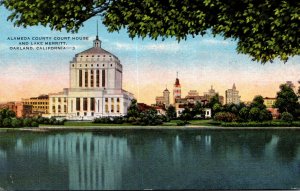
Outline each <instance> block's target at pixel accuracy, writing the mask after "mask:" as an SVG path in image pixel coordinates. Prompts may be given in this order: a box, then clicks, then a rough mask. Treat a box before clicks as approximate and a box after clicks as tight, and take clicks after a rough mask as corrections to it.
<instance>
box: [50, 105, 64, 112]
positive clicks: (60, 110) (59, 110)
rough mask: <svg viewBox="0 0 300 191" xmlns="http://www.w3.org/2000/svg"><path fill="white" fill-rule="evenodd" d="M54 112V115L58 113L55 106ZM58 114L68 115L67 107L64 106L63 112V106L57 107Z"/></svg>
mask: <svg viewBox="0 0 300 191" xmlns="http://www.w3.org/2000/svg"><path fill="white" fill-rule="evenodd" d="M52 112H53V113H56V107H55V106H52ZM57 112H58V113H62V112H63V113H67V106H66V105H64V107H63V110H62V108H61V106H60V105H58V106H57Z"/></svg>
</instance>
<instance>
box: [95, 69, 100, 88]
mask: <svg viewBox="0 0 300 191" xmlns="http://www.w3.org/2000/svg"><path fill="white" fill-rule="evenodd" d="M99 83H100V72H99V70H96V86H97V87H99Z"/></svg>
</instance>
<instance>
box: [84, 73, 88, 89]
mask: <svg viewBox="0 0 300 191" xmlns="http://www.w3.org/2000/svg"><path fill="white" fill-rule="evenodd" d="M84 73H85V74H84V78H85V79H84V86H85V87H88V71H87V70H86V71H85V72H84Z"/></svg>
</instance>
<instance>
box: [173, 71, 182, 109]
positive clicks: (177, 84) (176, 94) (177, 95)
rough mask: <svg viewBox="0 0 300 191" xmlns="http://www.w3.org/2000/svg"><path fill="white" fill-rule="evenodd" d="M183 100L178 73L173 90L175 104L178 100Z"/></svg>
mask: <svg viewBox="0 0 300 191" xmlns="http://www.w3.org/2000/svg"><path fill="white" fill-rule="evenodd" d="M180 98H181V85H180V82H179V79H178V73H177V78H176V80H175V84H174V88H173V99H174V100H173V103H174V104H175V103H176V99H180Z"/></svg>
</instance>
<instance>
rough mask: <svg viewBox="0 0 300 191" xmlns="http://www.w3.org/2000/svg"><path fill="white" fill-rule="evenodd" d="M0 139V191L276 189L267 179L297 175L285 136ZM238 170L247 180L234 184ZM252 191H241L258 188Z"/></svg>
mask: <svg viewBox="0 0 300 191" xmlns="http://www.w3.org/2000/svg"><path fill="white" fill-rule="evenodd" d="M5 136H7V135H5ZM5 136H4V135H3V136H2V137H1V135H0V172H1V173H0V187H3V188H7V189H10V188H11V189H28V190H31V189H54V190H56V189H71V190H106V189H146V188H149V189H159V188H161V189H172V188H177V189H184V188H186V189H193V188H203V189H206V188H207V189H209V188H216V187H215V186H216V185H218V186H219V187H220V188H223V187H228V188H234V186H235V185H236V180H238V179H239V180H240V182H241V185H245V184H249V185H250V183H252V182H258V183H259V182H260V180H261V179H262V178H265V177H264V176H265V174H268V173H269V174H272V176H268V178H267V179H266V181H264V185H263V186H264V187H266V188H271V187H272V186H274V185H275V186H277V187H278V188H279V187H280V186H282V185H283V184H280V182H276V181H274V180H277V179H279V178H280V177H281V175H282V174H285V176H284V177H291V178H290V179H289V182H288V184H289V185H298V184H297V177H298V175H299V172H300V165H299V160H300V154H299V153H300V147H299V136H294V137H292V135H291V133H277V134H274V133H270V132H267V133H263V132H260V133H255V132H236V131H235V132H188V131H187V132H180V133H169V134H168V133H161V132H159V133H158V132H149V133H145V132H141V133H136V132H132V133H121V132H117V133H102V134H95V133H89V132H85V133H63V134H21V135H20V136H16V137H15V138H14V139H11V138H9V139H5ZM13 137H14V136H13ZM293 145H295V146H293ZM24 164H26V165H24ZM32 169H34V171H33V170H32ZM291 169H294V170H291ZM260 170H263V171H262V172H261V171H260ZM245 171H247V176H242V177H241V176H240V174H241V173H243V172H245ZM224 174H226V176H224ZM260 174H261V175H260ZM297 174H298V175H297ZM182 175H184V178H182ZM227 175H230V176H227ZM291 175H293V176H291ZM212 177H213V178H212ZM292 177H294V179H293V178H292ZM27 178H28V179H27ZM29 178H30V179H29ZM12 180H13V183H12ZM28 180H30V181H28ZM274 182H275V183H274ZM286 182H287V181H286ZM251 185H252V184H251ZM253 185H254V186H252V187H249V188H256V187H255V186H256V185H259V184H253ZM239 186H240V185H238V186H237V187H238V188H239ZM283 186H284V185H283ZM219 187H217V188H219ZM277 187H276V188H277Z"/></svg>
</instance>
